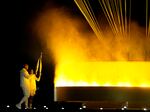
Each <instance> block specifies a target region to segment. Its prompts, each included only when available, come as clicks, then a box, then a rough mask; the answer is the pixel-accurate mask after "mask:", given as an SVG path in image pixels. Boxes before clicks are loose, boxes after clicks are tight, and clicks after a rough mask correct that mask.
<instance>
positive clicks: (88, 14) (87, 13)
mask: <svg viewBox="0 0 150 112" xmlns="http://www.w3.org/2000/svg"><path fill="white" fill-rule="evenodd" d="M74 1H75V3H76V4H77V6H78V7H79V9H80V11H81V12H82V14H83V15H84V17H85V18H86V20H87V21H88V23H89V25H90V26H91V28H92V29H93V31H94V33H95V34H96V36H97V37H98V39H101V38H102V32H101V30H100V26H99V25H98V23H97V20H96V17H95V15H94V13H93V11H92V8H91V6H90V4H89V2H86V1H85V0H83V1H82V0H74Z"/></svg>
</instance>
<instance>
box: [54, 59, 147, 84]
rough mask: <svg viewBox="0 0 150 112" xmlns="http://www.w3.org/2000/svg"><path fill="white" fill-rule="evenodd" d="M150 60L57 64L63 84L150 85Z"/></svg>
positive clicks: (60, 82)
mask: <svg viewBox="0 0 150 112" xmlns="http://www.w3.org/2000/svg"><path fill="white" fill-rule="evenodd" d="M149 67H150V62H127V61H124V62H119V61H118V62H113V61H111V62H77V63H63V64H62V65H60V66H57V70H56V78H55V81H56V82H55V84H56V86H57V87H61V86H116V87H117V86H123V87H124V86H125V87H149V86H150V81H149V80H150V76H149V74H150V70H149Z"/></svg>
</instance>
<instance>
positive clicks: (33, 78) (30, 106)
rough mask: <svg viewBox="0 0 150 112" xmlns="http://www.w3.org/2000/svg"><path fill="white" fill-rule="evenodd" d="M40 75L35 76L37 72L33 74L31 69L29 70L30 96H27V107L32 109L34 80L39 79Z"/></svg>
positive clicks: (34, 89) (34, 88) (34, 91)
mask: <svg viewBox="0 0 150 112" xmlns="http://www.w3.org/2000/svg"><path fill="white" fill-rule="evenodd" d="M40 78H41V75H39V77H37V74H34V71H33V69H31V70H30V79H29V80H30V97H29V109H32V101H33V97H34V96H35V94H36V90H37V88H36V81H40Z"/></svg>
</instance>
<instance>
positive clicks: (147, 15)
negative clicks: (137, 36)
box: [146, 0, 148, 37]
mask: <svg viewBox="0 0 150 112" xmlns="http://www.w3.org/2000/svg"><path fill="white" fill-rule="evenodd" d="M146 37H148V0H146Z"/></svg>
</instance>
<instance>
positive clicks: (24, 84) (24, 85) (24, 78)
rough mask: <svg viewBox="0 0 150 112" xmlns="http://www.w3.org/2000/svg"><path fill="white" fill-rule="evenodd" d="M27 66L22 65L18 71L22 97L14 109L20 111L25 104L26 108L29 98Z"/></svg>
mask: <svg viewBox="0 0 150 112" xmlns="http://www.w3.org/2000/svg"><path fill="white" fill-rule="evenodd" d="M28 68H29V65H28V64H24V66H23V68H22V69H21V70H20V87H21V89H22V91H23V97H22V99H21V100H20V102H19V103H18V104H16V107H17V108H18V109H21V105H22V104H23V103H25V108H28V98H29V96H30V80H29V79H30V75H29V73H28Z"/></svg>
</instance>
